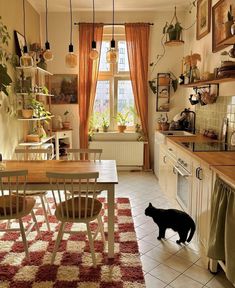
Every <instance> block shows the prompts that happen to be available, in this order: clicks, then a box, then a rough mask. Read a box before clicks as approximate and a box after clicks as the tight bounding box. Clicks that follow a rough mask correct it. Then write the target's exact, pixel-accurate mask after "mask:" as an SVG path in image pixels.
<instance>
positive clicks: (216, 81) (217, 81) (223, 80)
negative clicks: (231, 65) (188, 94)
mask: <svg viewBox="0 0 235 288" xmlns="http://www.w3.org/2000/svg"><path fill="white" fill-rule="evenodd" d="M232 81H235V77H229V78H218V79H213V80H204V81H203V80H202V81H197V82H193V83H189V84H183V85H181V86H182V87H187V88H193V87H199V86H203V85H212V84H221V83H226V82H232Z"/></svg>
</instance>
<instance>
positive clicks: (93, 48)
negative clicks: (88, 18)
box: [89, 0, 99, 60]
mask: <svg viewBox="0 0 235 288" xmlns="http://www.w3.org/2000/svg"><path fill="white" fill-rule="evenodd" d="M92 33H93V36H92V42H91V52H90V55H89V56H90V58H91V59H92V60H96V59H97V58H98V57H99V52H98V51H97V49H96V41H95V0H93V30H92Z"/></svg>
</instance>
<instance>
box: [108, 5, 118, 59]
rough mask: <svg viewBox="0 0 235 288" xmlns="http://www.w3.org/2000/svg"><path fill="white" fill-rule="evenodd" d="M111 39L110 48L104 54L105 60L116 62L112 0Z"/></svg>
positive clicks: (116, 51) (116, 52)
mask: <svg viewBox="0 0 235 288" xmlns="http://www.w3.org/2000/svg"><path fill="white" fill-rule="evenodd" d="M112 24H113V25H112V40H111V42H110V49H109V51H108V52H107V54H106V61H107V62H108V63H116V62H117V61H118V50H117V49H116V45H115V40H114V0H113V23H112Z"/></svg>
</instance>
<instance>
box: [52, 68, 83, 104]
mask: <svg viewBox="0 0 235 288" xmlns="http://www.w3.org/2000/svg"><path fill="white" fill-rule="evenodd" d="M50 88H51V94H53V95H54V96H53V97H51V104H76V103H78V95H77V94H78V76H77V75H76V74H55V75H53V76H51V78H50Z"/></svg>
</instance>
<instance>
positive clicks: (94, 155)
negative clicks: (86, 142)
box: [66, 149, 103, 161]
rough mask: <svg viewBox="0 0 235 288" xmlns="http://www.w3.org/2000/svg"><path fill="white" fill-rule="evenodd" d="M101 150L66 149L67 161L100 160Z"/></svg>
mask: <svg viewBox="0 0 235 288" xmlns="http://www.w3.org/2000/svg"><path fill="white" fill-rule="evenodd" d="M102 152H103V150H102V149H66V153H67V155H68V160H86V159H88V160H94V161H96V160H99V161H100V160H101V154H102Z"/></svg>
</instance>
